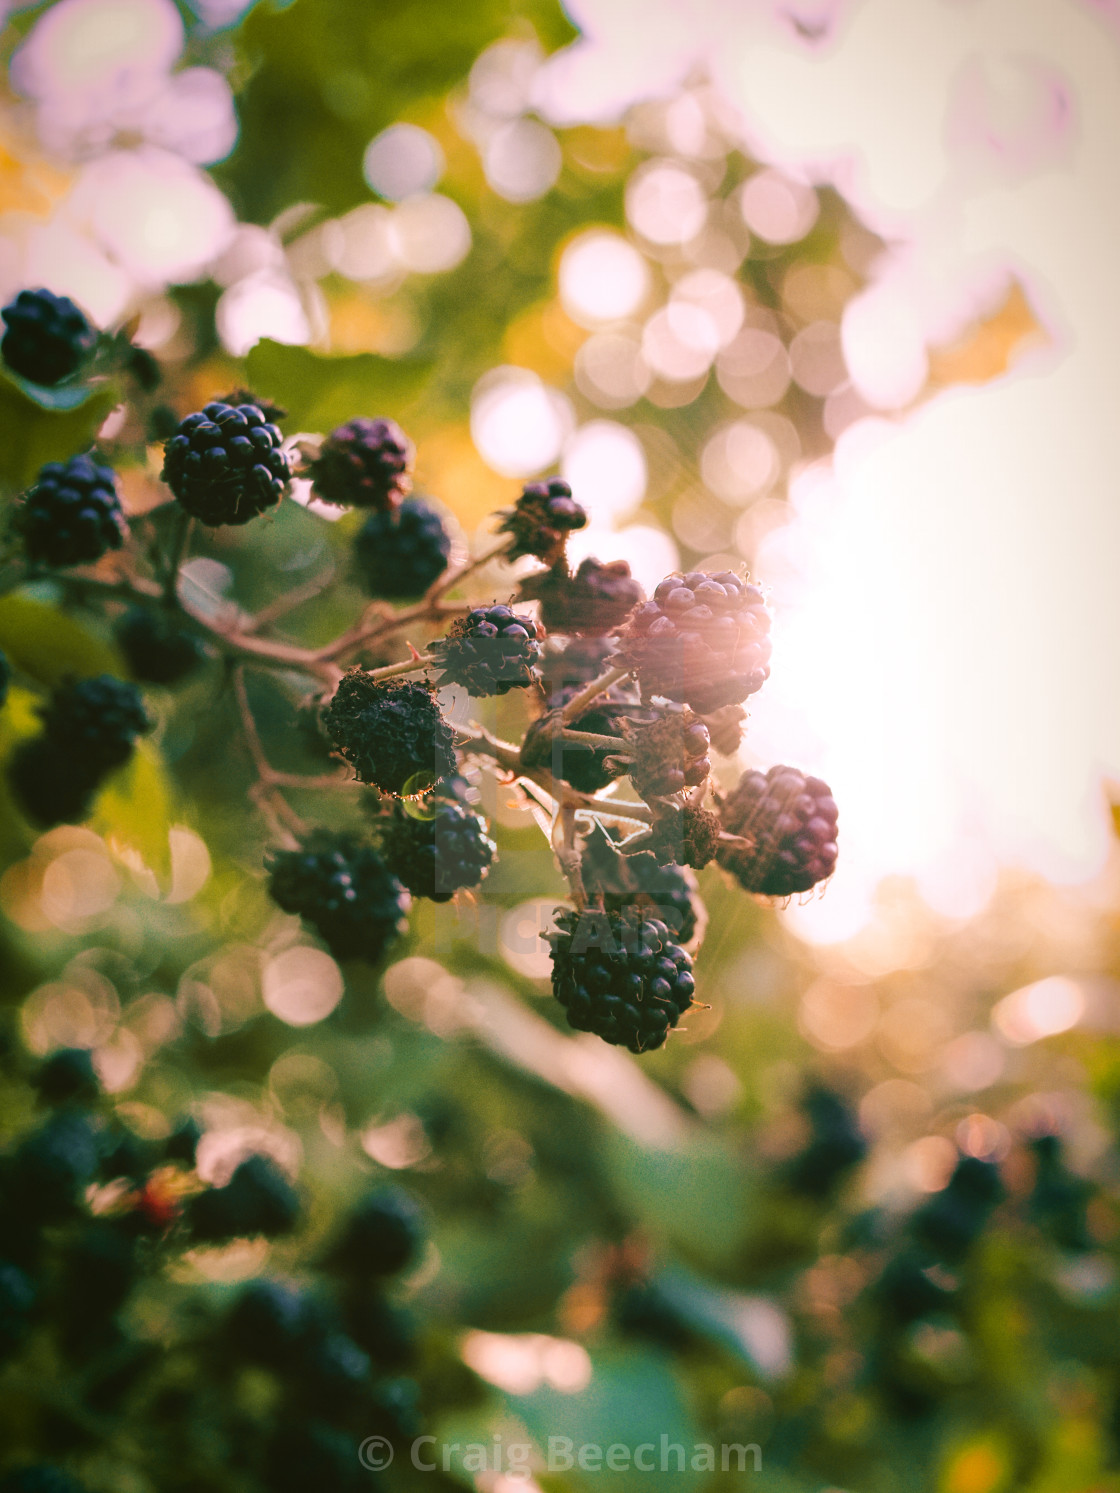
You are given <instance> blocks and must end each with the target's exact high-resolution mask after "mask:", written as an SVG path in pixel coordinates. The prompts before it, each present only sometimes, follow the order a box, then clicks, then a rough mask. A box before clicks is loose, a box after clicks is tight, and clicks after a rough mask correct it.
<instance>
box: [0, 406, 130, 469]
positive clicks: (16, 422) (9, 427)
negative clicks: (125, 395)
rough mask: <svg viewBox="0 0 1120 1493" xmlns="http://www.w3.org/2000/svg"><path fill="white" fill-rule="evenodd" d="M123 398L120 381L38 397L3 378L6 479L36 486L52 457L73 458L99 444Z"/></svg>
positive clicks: (0, 461) (0, 449)
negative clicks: (105, 424)
mask: <svg viewBox="0 0 1120 1493" xmlns="http://www.w3.org/2000/svg"><path fill="white" fill-rule="evenodd" d="M119 401H120V391H119V390H118V389H117V387H116V385H115V384H110V383H104V384H99V385H95V386H93V387H90V386H88V385H83V386H81V387H80V388H78V387H75V388H71V389H66V390H61V391H57V392H53V393H52V392H51V391H49V390H37V391H36V397H35V398H32V397H31V395H30V393H29V392H28V391H27V390H26V389H24V388H22V387H21V386H20V385H19V384H17V383H14V382H13V381H12V380H11V379H0V424H2V425H3V428H4V440H3V443H2V444H0V481H3V482H5V483H8V484H9V485H10V486H11V487H13V488H15V489H17V490H19V489H22V488H25V487H28V486H30V484H31V483H32V482H33V481H34V480H35V476H36V474H37V473H38V471H39V468H40V467H41V466H42V465H43V464H44V463H45V462H48V461H67V460H68V459H69V458H70V457H71V456H77V455H78V454H79V452H82V451H86V450H88V449H89V447H90V446H91V445H92V443H93V438H94V436H95V435H96V434H97V432H98V430H99V429H100V427H101V425H102V424H103V422H104V420H105V417H106V416H107V415H108V414H109V412H110V410H112V409H113V408H114V407H115V406H116V405H117V404H118V403H119Z"/></svg>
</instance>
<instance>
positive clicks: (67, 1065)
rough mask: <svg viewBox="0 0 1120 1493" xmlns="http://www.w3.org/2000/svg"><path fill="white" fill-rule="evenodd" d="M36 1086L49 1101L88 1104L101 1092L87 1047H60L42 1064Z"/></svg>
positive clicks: (41, 1095) (36, 1077)
mask: <svg viewBox="0 0 1120 1493" xmlns="http://www.w3.org/2000/svg"><path fill="white" fill-rule="evenodd" d="M35 1087H36V1088H37V1089H38V1090H39V1096H40V1098H42V1099H44V1100H45V1101H46V1102H47V1103H48V1104H67V1103H70V1102H71V1101H74V1100H76V1101H78V1102H79V1103H83V1104H89V1103H92V1101H93V1100H94V1099H96V1098H97V1096H98V1094H99V1093H100V1092H101V1085H100V1083H99V1082H98V1079H97V1074H96V1073H95V1072H94V1067H93V1056H92V1054H91V1053H90V1051H89V1049H88V1048H86V1047H61V1048H59V1050H58V1051H57V1052H52V1053H51V1055H50V1057H49V1058H46V1059H45V1060H44V1061H43V1063H41V1064H40V1067H39V1071H38V1073H36V1075H35Z"/></svg>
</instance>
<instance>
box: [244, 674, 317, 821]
mask: <svg viewBox="0 0 1120 1493" xmlns="http://www.w3.org/2000/svg"><path fill="white" fill-rule="evenodd" d="M233 692H234V695H235V697H236V699H237V709H238V713H239V714H240V716H241V729H242V731H243V732H244V735H245V745H246V746H247V747H248V749H249V756H250V757H251V758H252V761H253V766H254V768H255V769H256V773H257V781H256V782H255V783H254V784H253V786H252V788H250V790H249V797H250V798H251V799H252V801H253V803H254V804H255V805H256V806H257V808H258V809H259V810H260V812H261V814H262V816H263V817H264V819H265V820H266V822H267V823H268V827H269V829H270V831H271V832H272V835H273V838H274V839H276V840H277V841H278V843H279V844H280V845H281V846H282V847H283V848H284V849H285V850H298V849H299V840H298V839H297V838H296V836H297V835H302V834H305V833H306V832H307V828H308V826H307V825H306V824H305V823H304V821H303V820H302V819H301V818H300V817H299V815H298V814H297V813H296V812H295V810H294V809H293V808H292V807H291V805H290V804H289V803H288V801H287V800H286V799H285V797H284V795H283V794H282V793H281V792H280V789H279V786H278V785H277V783H276V782H275V781H274V779H275V773H274V772H273V769H272V764H271V763H270V762H269V760H268V757H267V755H266V754H265V749H264V743H263V742H262V741H261V733H260V731H259V730H258V729H257V723H256V721H255V719H254V718H253V711H252V707H251V706H250V704H249V695H248V691H247V690H246V688H245V670H244V669H243V668H239V669H235V670H234V674H233ZM293 830H294V831H295V833H294V834H293V833H292V831H293Z"/></svg>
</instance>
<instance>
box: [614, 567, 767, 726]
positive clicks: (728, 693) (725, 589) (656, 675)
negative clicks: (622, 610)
mask: <svg viewBox="0 0 1120 1493" xmlns="http://www.w3.org/2000/svg"><path fill="white" fill-rule="evenodd" d="M769 634H770V617H769V614H768V613H767V611H766V607H765V604H764V602H763V597H762V592H761V591H760V590H759V589H758V587H757V586H751V585H748V583H747V582H746V581H744V580H742V579H741V578H740V577H739V576H737V575H735V574H734V573H733V572H732V571H730V570H722V571H720V572H719V573H718V574H717V575H706V574H704V573H703V572H702V571H699V570H695V571H691V572H689V574H687V575H679V574H676V575H670V576H666V578H665V579H664V580H663V581H662V582H661V583H660V585H659V586H658V587H657V589H656V590H655V591H654V593H653V597H652V599H651V600H650V601H647V602H645V603H644V604H643V605H642V606H640V607H636V608H635V610H634V611H633V612H631V614H630V618H629V621H628V622H627V624H626V626H625V627H624V628H623V630H622V632H621V634H620V635H619V646H618V662H619V664H620V665H622V666H623V667H626V668H631V669H633V670H634V671H635V672H636V673H637V675H638V679H639V681H640V682H641V686H642V697H643V698H644V699H648V698H649V697H650V695H663V696H664V697H665V698H666V699H668V700H676V701H678V702H680V703H682V704H685V705H691V706H692V708H693V710H695V711H696V712H697V713H698V714H700V715H704V714H707V713H709V712H710V711H714V710H718V709H720V707H721V706H723V705H732V704H736V703H737V702H738V701H740V700H745V699H746V698H747V696H748V695H753V694H754V692H755V691H756V690H759V689H761V688H762V686H763V684H764V683H765V682H766V679H767V676H768V675H769V673H770V636H769Z"/></svg>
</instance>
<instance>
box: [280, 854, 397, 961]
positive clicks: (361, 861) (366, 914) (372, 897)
mask: <svg viewBox="0 0 1120 1493" xmlns="http://www.w3.org/2000/svg"><path fill="white" fill-rule="evenodd" d="M268 890H269V893H270V895H271V897H272V900H273V901H274V902H275V903H276V904H277V906H278V907H281V908H282V909H283V910H284V911H285V912H290V913H295V914H297V915H298V916H299V917H301V918H303V920H304V921H305V922H306V923H309V924H310V925H311V926H312V927H313V928H314V929H315V931H316V933H318V935H319V937H320V938H321V939H322V940H323V942H324V943H325V944H326V945H327V947H328V948H329V949H330V951H331V953H332V954H334V955H335V956H336V957H337V958H340V959H351V958H361V959H368V960H370V961H372V962H376V961H377V960H378V959H380V958H381V955H382V954H383V953H384V952H385V950H386V949H387V948H388V947H389V945H390V944H391V943H392V942H393V940H394V939H395V938H396V937H397V935H398V934H399V933H400V931H401V929H402V927H403V925H404V919H405V917H406V915H407V913H408V908H409V899H408V893H407V892H406V891H405V890H404V888H403V887H402V885H401V883H400V882H399V881H398V879H397V878H396V877H395V876H394V875H393V873H392V872H391V871H390V870H389V869H388V867H387V866H386V865H385V863H384V861H383V860H382V859H381V857H380V856H379V855H378V854H377V852H376V851H375V850H374V849H373V848H372V846H370V845H366V844H363V843H362V842H361V841H360V840H358V839H357V838H356V837H354V836H352V835H342V834H329V833H327V832H319V833H318V834H316V835H314V836H313V837H312V838H311V839H309V840H308V842H307V843H306V844H305V845H304V846H302V847H301V848H300V849H298V850H281V851H277V852H276V854H275V855H274V856H273V857H272V860H271V862H270V864H269V882H268Z"/></svg>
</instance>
